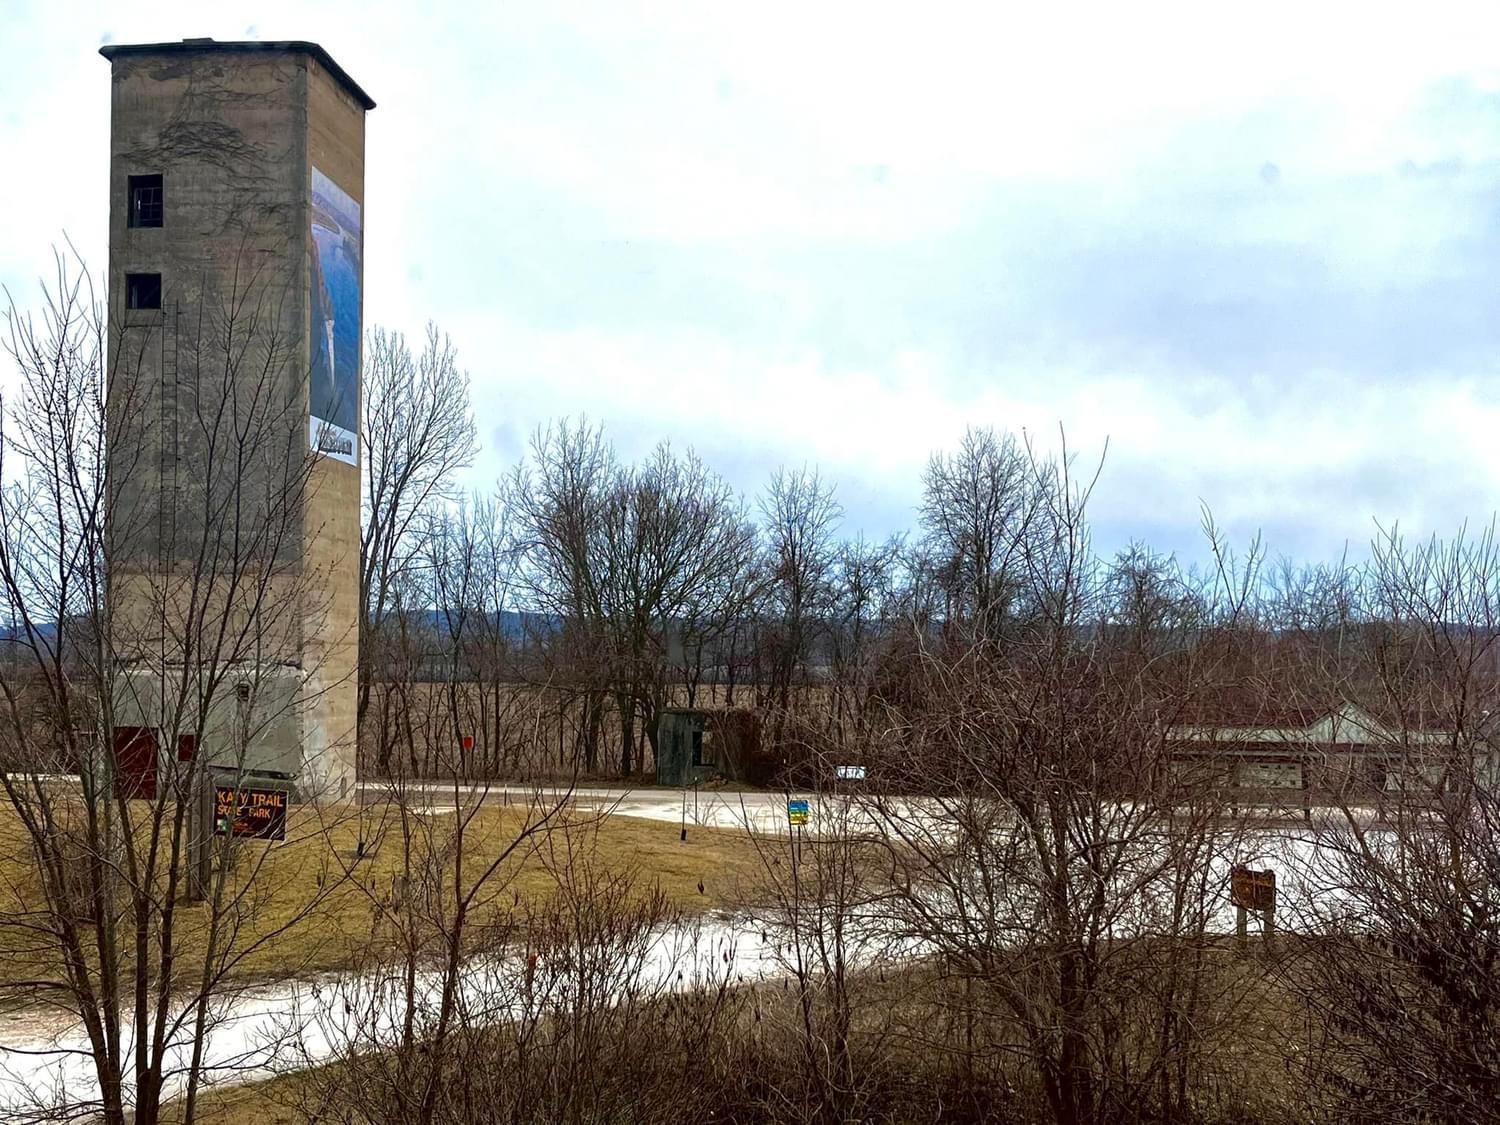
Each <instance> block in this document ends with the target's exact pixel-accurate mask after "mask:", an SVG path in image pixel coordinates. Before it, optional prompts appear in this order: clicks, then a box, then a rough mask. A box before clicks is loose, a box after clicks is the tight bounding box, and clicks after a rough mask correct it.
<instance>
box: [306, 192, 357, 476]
mask: <svg viewBox="0 0 1500 1125" xmlns="http://www.w3.org/2000/svg"><path fill="white" fill-rule="evenodd" d="M359 240H360V230H359V204H358V203H356V202H355V201H354V200H353V199H351V198H350V197H349V195H348V194H347V193H346V192H344V191H343V190H342V189H341V188H340V187H339V186H338V185H337V184H335V183H334V182H333V181H332V180H330V179H329V178H328V177H327V176H325V175H323V173H322V172H320V171H318V169H316V168H314V169H313V170H312V250H311V259H312V284H311V286H310V288H311V291H312V292H311V300H310V302H309V304H310V306H311V313H312V316H311V320H312V323H311V325H310V333H309V337H310V341H311V349H310V350H311V355H312V370H311V379H310V383H311V386H310V388H309V396H308V414H309V419H308V440H309V441H310V442H311V443H312V448H313V449H315V450H317V451H318V452H319V453H322V454H325V455H326V456H328V457H333V458H335V459H336V460H339V461H343V462H345V463H347V464H350V465H356V464H358V463H359V344H360V292H359V279H360V241H359Z"/></svg>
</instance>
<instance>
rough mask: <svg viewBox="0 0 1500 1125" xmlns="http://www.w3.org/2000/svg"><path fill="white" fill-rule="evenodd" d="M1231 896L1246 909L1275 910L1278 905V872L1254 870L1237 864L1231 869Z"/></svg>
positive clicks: (1236, 903) (1232, 899) (1235, 903)
mask: <svg viewBox="0 0 1500 1125" xmlns="http://www.w3.org/2000/svg"><path fill="white" fill-rule="evenodd" d="M1229 898H1230V900H1231V901H1232V902H1233V903H1234V905H1236V906H1239V907H1243V908H1244V909H1246V910H1274V909H1275V907H1276V872H1274V871H1252V870H1250V868H1248V867H1243V866H1236V867H1232V868H1230V870H1229Z"/></svg>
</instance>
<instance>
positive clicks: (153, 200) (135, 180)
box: [128, 176, 162, 227]
mask: <svg viewBox="0 0 1500 1125" xmlns="http://www.w3.org/2000/svg"><path fill="white" fill-rule="evenodd" d="M161 219H162V196H161V177H160V176H131V177H130V218H129V220H128V221H129V225H130V226H133V227H159V226H161Z"/></svg>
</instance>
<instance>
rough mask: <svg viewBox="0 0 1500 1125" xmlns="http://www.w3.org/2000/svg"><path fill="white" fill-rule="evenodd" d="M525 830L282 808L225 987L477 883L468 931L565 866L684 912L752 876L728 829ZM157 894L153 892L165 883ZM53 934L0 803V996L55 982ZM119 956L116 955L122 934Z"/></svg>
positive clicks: (337, 955)
mask: <svg viewBox="0 0 1500 1125" xmlns="http://www.w3.org/2000/svg"><path fill="white" fill-rule="evenodd" d="M140 811H141V812H142V813H144V811H145V806H144V805H142V806H141V809H140ZM80 818H81V810H79V809H76V808H74V809H65V816H64V820H65V822H67V823H69V824H71V825H73V826H74V828H73V830H75V831H76V825H77V824H78V823H79V821H80ZM138 819H144V818H143V817H140V818H138ZM538 819H539V816H538V813H537V811H536V810H535V809H526V808H520V807H516V806H511V807H504V806H499V805H483V806H480V807H478V808H474V809H469V810H465V811H463V812H459V811H455V810H453V809H452V808H447V809H445V808H443V807H442V806H437V807H434V808H431V809H428V810H425V811H422V812H412V811H410V810H407V811H405V812H403V810H401V809H400V808H398V807H397V806H394V805H389V804H379V805H374V806H366V807H364V808H361V809H358V810H355V809H352V808H348V807H345V808H339V809H323V810H319V809H316V808H314V807H311V806H304V807H297V808H294V814H293V816H292V818H291V822H290V823H289V826H288V831H287V840H286V841H285V842H283V843H279V844H274V845H268V844H263V843H254V842H242V843H239V844H237V845H236V846H235V848H234V856H233V862H232V864H231V865H230V868H229V870H228V872H227V873H226V876H225V889H224V897H223V902H224V903H225V905H224V906H222V907H221V909H220V911H219V917H220V920H221V921H220V925H221V927H223V929H222V930H221V933H225V934H227V938H228V941H227V947H228V949H229V950H230V953H231V956H232V958H233V964H232V966H231V968H230V972H231V975H232V976H233V977H235V978H237V979H241V980H256V979H275V978H285V977H292V976H304V975H308V974H312V973H317V972H323V971H328V970H335V969H339V968H342V967H345V966H347V965H348V964H350V963H351V961H352V960H354V959H355V958H356V957H361V956H368V955H369V954H370V952H371V949H372V947H375V948H377V949H378V948H379V946H380V944H381V943H382V942H389V941H391V940H393V939H394V937H395V935H396V934H397V932H398V929H399V927H401V926H402V925H407V926H408V927H409V926H410V925H411V919H413V918H419V919H421V920H422V924H423V925H426V926H428V927H429V928H432V929H433V932H434V933H435V932H436V927H435V926H433V925H432V924H433V923H434V922H441V920H442V919H443V918H444V917H445V913H444V912H445V911H450V910H451V908H452V903H453V902H454V899H455V885H456V881H457V884H458V885H461V886H462V887H463V888H464V889H465V890H469V889H471V888H473V887H474V886H475V884H476V883H477V882H478V881H479V880H480V879H481V877H483V878H484V880H485V881H484V884H483V891H482V893H480V894H479V895H477V896H476V897H475V900H474V903H473V908H472V910H471V913H470V918H471V921H473V922H475V923H478V924H479V925H485V924H487V923H491V922H501V921H504V920H506V919H507V918H508V917H514V918H519V917H522V916H524V915H525V913H526V912H527V910H528V909H530V908H532V907H535V906H537V905H539V904H540V903H541V901H543V900H544V899H546V898H547V897H549V896H551V895H553V894H555V893H556V891H557V889H558V886H559V877H560V874H561V873H562V872H564V871H566V870H568V869H569V868H571V869H572V870H574V871H575V872H576V871H578V870H581V869H587V870H589V871H590V872H592V873H593V874H594V875H595V876H597V877H605V878H610V877H614V878H619V877H624V876H628V877H630V878H631V880H632V883H633V889H634V892H635V893H638V894H641V895H644V894H646V893H649V892H650V891H651V890H653V889H654V888H657V887H659V888H660V889H661V891H662V892H663V893H664V894H665V895H666V896H667V897H668V898H670V899H671V900H672V901H673V902H675V903H676V904H678V905H680V906H682V907H684V908H687V909H690V910H693V909H707V908H710V907H715V906H719V905H723V904H725V903H726V902H729V901H732V900H733V899H734V897H735V896H736V895H737V894H738V893H739V892H740V891H741V889H742V887H743V885H744V881H745V877H746V876H748V875H750V874H751V873H752V872H753V871H755V870H756V869H757V868H758V866H759V863H758V860H757V858H756V853H755V850H754V848H753V846H752V844H751V843H750V841H749V840H748V839H747V838H746V837H745V835H744V834H743V833H741V832H737V831H729V830H721V829H706V828H694V829H692V831H691V832H690V833H689V839H688V840H687V841H686V842H681V841H680V840H679V838H678V836H679V831H678V827H677V826H676V825H674V824H668V823H661V822H655V821H646V820H639V819H632V818H627V817H598V816H594V815H580V814H577V813H573V812H570V811H569V810H563V811H560V812H556V813H555V814H554V815H552V816H551V817H550V818H548V819H547V820H546V821H545V823H544V824H542V825H541V826H540V827H538V826H537V821H538ZM528 832H529V834H528ZM135 836H136V840H137V844H136V852H137V854H138V855H141V854H144V850H145V848H146V833H145V828H144V827H143V826H140V825H138V826H137V831H136V833H135ZM361 840H363V841H364V842H365V846H364V848H363V854H362V855H361V848H360V841H361ZM508 848H509V849H511V851H510V853H509V855H508V856H507V857H506V858H504V859H500V857H501V856H502V854H503V853H505V852H506V849H508ZM87 854H88V853H87V850H86V849H84V850H82V851H81V852H79V859H78V861H77V862H76V863H72V864H70V865H69V878H77V877H78V874H79V872H80V871H82V870H83V869H85V867H86V864H87ZM117 854H118V853H117ZM117 862H119V861H118V860H117ZM121 866H122V867H123V866H125V865H124V864H123V863H121ZM158 886H159V887H160V888H162V889H164V887H165V879H164V878H162V879H159V880H158ZM434 887H436V888H438V890H437V892H436V893H433V888H434ZM418 899H419V900H420V901H418ZM122 905H123V907H124V910H123V912H122V914H121V915H120V916H119V918H118V923H119V925H120V926H122V927H125V928H126V931H125V934H126V935H128V927H129V925H130V917H129V914H128V903H125V904H122ZM211 915H212V912H211V911H210V909H209V908H208V907H207V906H205V905H197V904H186V903H184V902H182V901H181V900H180V899H179V905H178V909H177V911H176V919H175V925H176V927H177V937H176V941H175V943H174V944H175V945H176V947H177V967H176V969H175V971H174V975H175V974H176V973H178V972H180V973H181V974H182V978H181V979H182V983H183V984H187V983H188V982H189V981H190V980H191V979H192V974H194V973H196V972H198V971H200V970H201V967H202V960H203V951H204V949H205V948H206V945H207V940H208V929H209V921H210V918H211ZM51 922H52V915H51V908H50V907H49V906H48V900H47V895H46V893H45V888H44V886H43V882H42V879H41V876H40V871H39V868H38V865H37V863H36V861H35V859H34V857H33V853H32V850H31V845H30V842H29V839H28V837H27V834H26V832H25V830H24V828H23V826H22V824H21V822H20V821H19V820H18V819H17V817H16V815H15V813H14V812H13V811H12V810H11V809H10V808H9V806H8V805H7V806H6V807H5V809H4V810H3V812H0V989H4V988H5V986H7V985H9V986H16V985H18V984H20V983H22V982H37V981H57V980H61V968H60V962H59V961H58V956H57V952H56V944H55V941H54V940H52V939H51V937H50V935H49V934H47V933H46V932H45V927H47V926H48V925H50V924H51ZM39 927H40V928H39ZM122 944H123V945H124V946H125V947H127V948H128V947H129V946H130V941H129V939H128V936H124V940H123V942H122ZM219 944H220V946H224V945H225V944H226V943H225V941H224V940H223V939H222V938H221V940H220V942H219Z"/></svg>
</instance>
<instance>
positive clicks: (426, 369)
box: [359, 325, 477, 723]
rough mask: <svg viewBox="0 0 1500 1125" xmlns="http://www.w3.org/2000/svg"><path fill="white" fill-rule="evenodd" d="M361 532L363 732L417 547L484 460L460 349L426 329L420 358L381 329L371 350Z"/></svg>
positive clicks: (375, 333) (401, 339)
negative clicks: (460, 480)
mask: <svg viewBox="0 0 1500 1125" xmlns="http://www.w3.org/2000/svg"><path fill="white" fill-rule="evenodd" d="M361 441H362V444H363V450H362V453H361V456H362V458H363V462H364V478H365V481H364V497H363V507H364V513H363V514H364V524H363V527H362V529H361V532H360V542H359V546H360V568H359V592H360V612H361V615H362V616H361V620H360V631H359V638H360V663H359V667H360V676H359V718H360V721H361V723H363V720H364V716H365V713H366V711H367V710H368V708H369V705H370V691H371V686H372V684H373V682H374V679H375V675H376V667H377V664H378V662H379V659H380V657H379V651H380V646H381V643H382V640H383V638H384V637H385V636H386V630H385V624H386V621H385V617H386V612H387V610H388V609H389V608H390V606H391V598H392V595H393V593H394V589H395V586H396V584H397V583H398V582H399V581H400V579H401V577H402V575H403V573H404V571H405V569H406V568H407V567H408V566H410V565H411V560H412V559H413V558H414V557H415V555H416V552H417V551H418V549H419V547H420V535H419V534H418V533H419V531H420V529H421V527H422V521H423V518H424V514H425V513H428V512H429V511H430V510H431V509H432V508H433V507H434V506H440V505H442V504H443V503H445V502H447V501H450V500H452V499H453V498H454V488H455V481H454V476H455V474H456V473H457V472H458V471H459V470H461V469H464V468H467V467H468V466H469V465H470V464H472V463H473V460H474V455H475V453H476V452H477V445H476V443H475V431H474V416H473V413H472V411H471V409H470V406H469V377H468V374H467V373H466V372H464V371H463V370H462V369H461V368H460V367H459V366H458V352H457V349H456V348H455V347H454V346H453V342H452V341H451V340H450V339H449V338H448V337H447V336H444V335H441V334H440V333H439V331H438V329H437V327H436V326H435V325H428V327H427V338H426V341H425V343H424V345H423V347H422V351H421V353H420V354H419V355H416V356H413V355H412V351H411V348H410V346H409V345H408V344H407V342H406V337H405V336H403V335H402V334H401V333H399V332H387V331H385V330H384V329H380V328H376V329H374V330H373V331H372V332H371V333H370V334H369V339H368V340H367V342H366V345H365V370H364V421H363V429H362V436H361Z"/></svg>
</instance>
